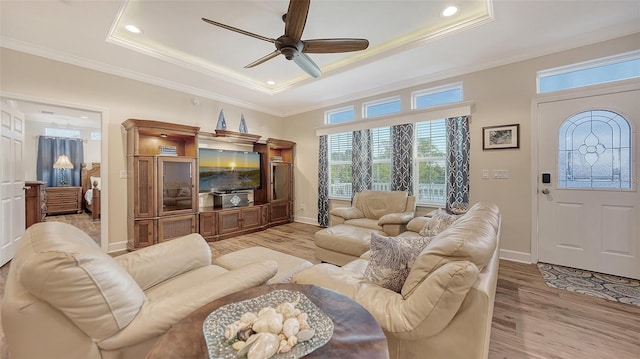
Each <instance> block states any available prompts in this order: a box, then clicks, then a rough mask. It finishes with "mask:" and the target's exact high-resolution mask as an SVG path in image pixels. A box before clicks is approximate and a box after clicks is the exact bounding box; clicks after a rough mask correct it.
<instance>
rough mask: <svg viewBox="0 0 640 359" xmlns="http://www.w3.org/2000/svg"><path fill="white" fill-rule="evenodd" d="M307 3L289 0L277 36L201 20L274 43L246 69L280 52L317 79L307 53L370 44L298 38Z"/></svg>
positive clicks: (304, 21)
mask: <svg viewBox="0 0 640 359" xmlns="http://www.w3.org/2000/svg"><path fill="white" fill-rule="evenodd" d="M309 5H310V0H290V2H289V9H288V10H287V13H286V14H284V15H282V20H283V21H284V35H282V36H280V37H279V38H277V39H272V38H269V37H265V36H262V35H258V34H254V33H251V32H249V31H245V30H241V29H238V28H235V27H232V26H229V25H225V24H222V23H219V22H216V21H213V20H209V19H206V18H202V20H203V21H204V22H206V23H209V24H211V25H215V26H219V27H221V28H223V29H227V30H231V31H235V32H237V33H240V34H243V35H247V36H251V37H254V38H256V39H259V40H263V41H267V42H271V43H273V44H275V46H276V50H275V51H273V52H272V53H270V54H268V55H266V56H264V57H262V58H260V59H258V60H256V61H254V62H252V63H250V64H248V65H247V66H245V68H250V67H254V66H257V65H260V64H261V63H263V62H266V61H268V60H271V59H273V58H274V57H276V56H278V55H280V54H282V55H284V57H285V58H286V59H287V60H293V62H295V63H296V64H297V65H298V66H299V67H300V68H301V69H302V70H303V71H304V72H306V73H308V74H309V75H310V76H311V77H314V78H316V77H318V76H320V75H321V74H322V71H320V68H319V67H318V65H316V63H315V62H313V60H311V58H310V57H309V56H308V55H307V53H310V54H328V53H338V52H351V51H360V50H364V49H366V48H367V47H368V46H369V41H368V40H366V39H351V38H335V39H312V40H301V38H302V32H303V31H304V25H305V23H306V22H307V15H308V13H309Z"/></svg>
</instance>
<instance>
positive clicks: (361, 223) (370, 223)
mask: <svg viewBox="0 0 640 359" xmlns="http://www.w3.org/2000/svg"><path fill="white" fill-rule="evenodd" d="M344 224H348V225H350V226H354V227H362V228H369V229H374V230H376V231H382V226H380V225H379V224H378V220H375V219H370V218H355V219H348V220H346V221H344Z"/></svg>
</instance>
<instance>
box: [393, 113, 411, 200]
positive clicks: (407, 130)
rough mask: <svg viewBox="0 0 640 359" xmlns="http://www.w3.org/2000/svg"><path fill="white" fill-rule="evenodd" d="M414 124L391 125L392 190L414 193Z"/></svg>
mask: <svg viewBox="0 0 640 359" xmlns="http://www.w3.org/2000/svg"><path fill="white" fill-rule="evenodd" d="M412 184H413V124H412V123H409V124H405V125H397V126H391V190H392V191H409V195H413V185H412Z"/></svg>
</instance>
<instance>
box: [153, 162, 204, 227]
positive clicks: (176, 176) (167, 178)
mask: <svg viewBox="0 0 640 359" xmlns="http://www.w3.org/2000/svg"><path fill="white" fill-rule="evenodd" d="M194 176H195V159H192V158H159V159H158V182H159V186H158V187H159V188H158V189H159V194H158V195H159V203H162V206H161V207H160V208H159V213H158V215H160V216H162V215H167V214H178V213H192V212H195V208H196V207H195V206H196V203H197V202H196V195H197V193H196V190H195V177H194Z"/></svg>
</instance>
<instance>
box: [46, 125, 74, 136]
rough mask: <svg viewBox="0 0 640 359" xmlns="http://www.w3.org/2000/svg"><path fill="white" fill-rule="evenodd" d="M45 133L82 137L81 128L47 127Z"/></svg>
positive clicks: (48, 134)
mask: <svg viewBox="0 0 640 359" xmlns="http://www.w3.org/2000/svg"><path fill="white" fill-rule="evenodd" d="M44 134H45V136H53V137H69V138H80V130H70V129H66V128H53V127H45V129H44Z"/></svg>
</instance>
